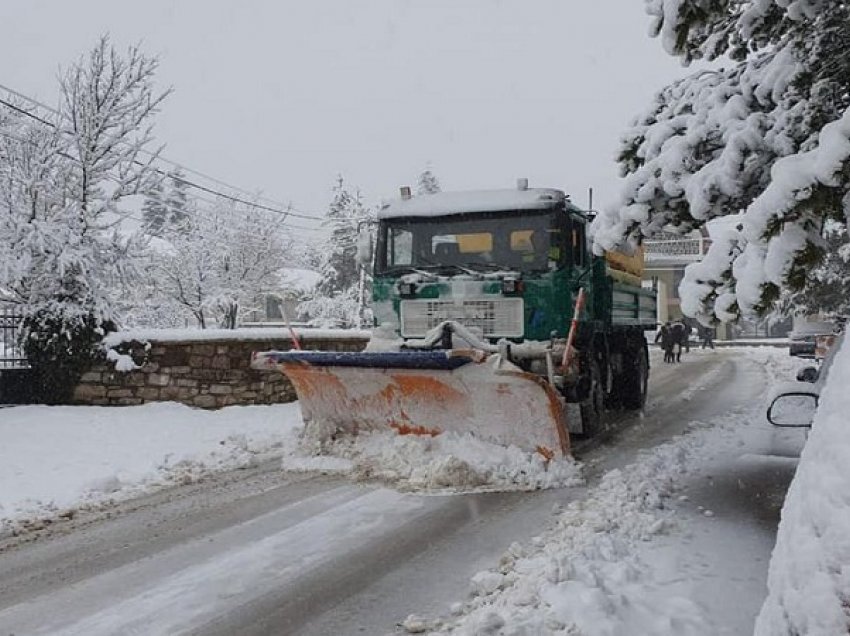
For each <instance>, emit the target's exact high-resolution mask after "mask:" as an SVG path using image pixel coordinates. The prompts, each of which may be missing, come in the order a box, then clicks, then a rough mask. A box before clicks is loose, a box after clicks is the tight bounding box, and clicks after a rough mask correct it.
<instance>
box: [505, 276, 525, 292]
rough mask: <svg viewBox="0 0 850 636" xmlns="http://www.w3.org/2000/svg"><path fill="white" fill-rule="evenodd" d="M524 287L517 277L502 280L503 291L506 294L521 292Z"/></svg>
mask: <svg viewBox="0 0 850 636" xmlns="http://www.w3.org/2000/svg"><path fill="white" fill-rule="evenodd" d="M524 288H525V285H523V283H522V281H521V280H519V279H516V278H505V279H504V280H503V281H502V293H503V294H504V295H505V296H511V295H516V294H521V293H522V291H523V289H524Z"/></svg>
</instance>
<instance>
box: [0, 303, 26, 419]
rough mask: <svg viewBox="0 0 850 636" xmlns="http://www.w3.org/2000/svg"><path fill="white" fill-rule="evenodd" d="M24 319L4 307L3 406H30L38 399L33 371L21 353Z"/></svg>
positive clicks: (0, 323) (0, 319) (0, 326)
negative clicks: (20, 337) (35, 395)
mask: <svg viewBox="0 0 850 636" xmlns="http://www.w3.org/2000/svg"><path fill="white" fill-rule="evenodd" d="M22 320H23V316H22V315H21V313H20V312H19V311H18V310H17V309H16V308H15V307H9V306H3V305H2V304H0V404H27V403H29V402H32V399H33V395H34V391H33V389H34V387H33V377H32V371H31V369H30V368H29V363H28V362H27V359H26V356H24V353H23V351H21V346H20V342H19V336H20V333H21V322H22Z"/></svg>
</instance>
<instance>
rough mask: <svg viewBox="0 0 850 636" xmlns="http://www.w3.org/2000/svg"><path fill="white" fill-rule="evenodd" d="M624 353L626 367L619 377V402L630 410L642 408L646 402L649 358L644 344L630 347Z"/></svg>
mask: <svg viewBox="0 0 850 636" xmlns="http://www.w3.org/2000/svg"><path fill="white" fill-rule="evenodd" d="M626 355H628V356H629V358H628V359H627V360H626V364H625V367H626V369H628V371H627V372H626V373H624V374H623V375H622V376H621V378H620V403H621V404H622V405H623V408H624V409H628V410H631V411H634V410H638V409H642V408H643V406H644V404H646V392H647V386H648V384H649V358H648V356H647V353H646V346H642V347H640V348H638V349H631V350H630V351H629V352H628V353H627V354H626Z"/></svg>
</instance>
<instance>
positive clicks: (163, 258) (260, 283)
mask: <svg viewBox="0 0 850 636" xmlns="http://www.w3.org/2000/svg"><path fill="white" fill-rule="evenodd" d="M187 209H191V208H187ZM162 239H163V241H164V243H163V244H160V245H159V246H158V247H157V250H158V251H159V255H158V257H157V258H156V259H155V260H154V273H153V276H152V279H153V280H155V281H156V285H157V288H158V289H159V291H160V292H161V294H162V295H163V296H164V297H166V298H169V299H171V300H172V301H173V302H174V303H176V304H177V305H178V306H180V307H182V308H183V310H184V311H186V312H188V313H189V314H190V315H191V316H192V317H193V318H194V319H195V321H196V322H197V324H198V325H199V326H200V327H201V328H206V327H208V326H210V322H211V321H215V322H216V323H217V324H218V325H219V326H221V327H225V328H228V329H233V328H235V327H236V326H237V325H238V323H239V321H240V319H241V318H242V317H243V316H244V315H245V314H247V313H249V312H251V311H254V310H256V309H257V308H258V303H262V302H264V300H265V296H266V295H267V294H270V293H275V292H277V291H279V286H280V281H279V279H278V272H279V271H280V270H281V268H282V267H283V266H284V265H285V264H286V263H287V259H288V254H289V252H290V244H289V240H288V239H287V238H286V237H285V236H284V234H283V231H282V229H281V225H280V218H279V217H277V216H272V215H270V214H266V213H264V212H263V211H262V210H258V209H256V208H251V207H250V206H243V205H239V204H234V203H232V202H230V201H227V200H224V199H222V200H219V201H218V202H217V203H216V205H214V206H212V207H211V208H208V209H202V210H197V211H194V212H192V214H191V216H189V218H188V219H187V220H186V221H185V222H184V223H182V224H180V225H171V224H169V225H168V226H166V230H165V231H164V232H163V235H162Z"/></svg>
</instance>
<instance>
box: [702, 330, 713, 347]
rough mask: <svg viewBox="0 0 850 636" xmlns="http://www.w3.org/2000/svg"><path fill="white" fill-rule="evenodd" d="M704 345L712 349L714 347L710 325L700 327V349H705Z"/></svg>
mask: <svg viewBox="0 0 850 636" xmlns="http://www.w3.org/2000/svg"><path fill="white" fill-rule="evenodd" d="M706 347H711V348H712V349H714V329H712V328H711V327H703V328H702V347H701V349H705V348H706Z"/></svg>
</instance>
